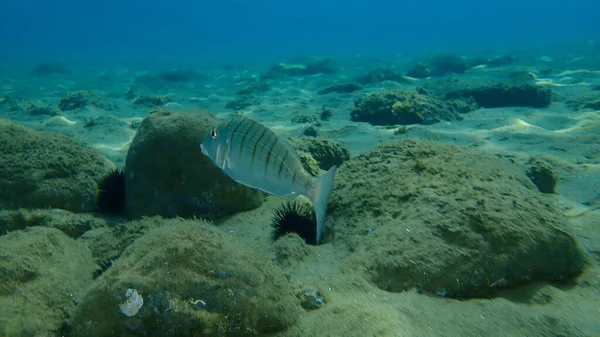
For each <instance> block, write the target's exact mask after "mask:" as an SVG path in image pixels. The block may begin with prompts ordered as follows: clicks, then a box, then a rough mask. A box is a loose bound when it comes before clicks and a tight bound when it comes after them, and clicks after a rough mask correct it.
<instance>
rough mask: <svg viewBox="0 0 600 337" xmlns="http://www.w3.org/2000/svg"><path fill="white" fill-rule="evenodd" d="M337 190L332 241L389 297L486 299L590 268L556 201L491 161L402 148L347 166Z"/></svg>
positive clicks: (433, 147)
mask: <svg viewBox="0 0 600 337" xmlns="http://www.w3.org/2000/svg"><path fill="white" fill-rule="evenodd" d="M335 184H336V187H335V189H334V191H333V193H332V195H331V197H330V206H332V207H330V208H332V209H331V211H330V212H329V214H328V216H327V218H328V227H330V228H332V231H333V235H332V236H331V237H330V238H331V239H332V241H333V242H334V244H336V245H339V246H340V247H344V246H347V247H348V248H350V249H352V250H354V251H355V254H354V257H353V258H352V264H353V266H364V267H365V269H366V271H367V275H368V277H369V278H370V280H371V281H372V282H373V283H374V284H376V285H377V286H378V287H380V288H381V289H384V290H388V291H393V292H399V291H404V290H407V289H410V288H413V287H416V288H418V289H420V290H423V291H426V292H430V293H435V294H438V295H441V296H449V297H488V296H493V295H494V294H495V291H496V290H498V289H502V288H507V287H512V286H516V285H518V284H520V283H527V282H532V281H548V282H566V281H569V280H571V279H572V278H573V277H576V276H577V275H579V274H580V272H581V271H582V269H583V268H584V266H585V264H586V261H585V258H584V255H583V253H582V251H581V250H580V248H579V247H578V243H577V241H576V240H575V237H574V236H573V235H572V234H571V232H570V231H569V228H568V227H567V226H566V224H565V221H564V219H563V217H562V215H561V212H560V209H559V207H558V206H557V205H555V203H554V199H552V198H551V197H549V196H546V195H544V194H541V193H539V192H538V191H537V190H536V189H535V187H534V186H533V184H532V183H531V182H530V181H529V179H528V178H527V177H526V175H525V173H524V170H523V169H521V168H519V167H517V166H515V165H513V164H510V163H509V162H508V161H507V160H504V159H501V158H498V157H495V156H492V155H488V154H483V153H480V152H477V151H476V150H469V149H465V148H460V147H456V146H450V145H442V144H436V143H431V142H426V141H413V140H406V141H399V142H394V143H390V144H386V145H382V146H380V147H378V148H376V149H374V150H373V151H371V152H368V153H365V154H362V155H360V156H358V157H356V158H354V159H351V160H350V161H348V162H346V163H345V164H344V166H342V167H341V168H340V169H339V170H338V174H337V175H336V182H335Z"/></svg>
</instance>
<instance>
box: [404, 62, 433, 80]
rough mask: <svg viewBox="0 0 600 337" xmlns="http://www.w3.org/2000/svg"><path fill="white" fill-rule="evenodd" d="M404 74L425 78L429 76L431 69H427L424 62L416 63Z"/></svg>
mask: <svg viewBox="0 0 600 337" xmlns="http://www.w3.org/2000/svg"><path fill="white" fill-rule="evenodd" d="M406 76H410V77H414V78H427V77H429V76H431V71H429V67H427V65H426V64H424V63H417V64H415V66H414V67H412V68H411V69H410V70H409V71H408V72H407V73H406Z"/></svg>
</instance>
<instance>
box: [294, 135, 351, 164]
mask: <svg viewBox="0 0 600 337" xmlns="http://www.w3.org/2000/svg"><path fill="white" fill-rule="evenodd" d="M290 142H291V144H292V146H293V147H294V148H295V149H297V150H298V151H299V152H306V153H309V154H310V155H311V156H312V157H313V158H314V159H315V160H316V161H317V162H318V163H319V167H320V168H321V169H322V170H325V171H327V170H329V169H330V168H331V167H332V166H333V165H336V166H338V167H339V166H340V165H342V164H343V163H344V162H345V161H347V160H349V159H350V151H348V149H347V148H345V147H344V146H343V145H342V144H340V143H336V142H332V141H331V140H329V139H328V138H325V137H319V138H295V137H291V138H290Z"/></svg>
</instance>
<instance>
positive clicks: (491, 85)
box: [424, 78, 553, 108]
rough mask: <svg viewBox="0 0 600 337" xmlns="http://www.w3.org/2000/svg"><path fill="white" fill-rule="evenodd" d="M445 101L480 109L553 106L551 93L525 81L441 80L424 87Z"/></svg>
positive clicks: (549, 90) (544, 88)
mask: <svg viewBox="0 0 600 337" xmlns="http://www.w3.org/2000/svg"><path fill="white" fill-rule="evenodd" d="M424 87H425V88H426V89H427V90H428V91H429V92H431V93H432V94H435V95H438V96H440V97H444V98H445V99H447V100H448V99H472V100H474V101H475V102H476V103H477V104H478V105H480V106H481V107H483V108H500V107H509V106H524V107H533V108H544V107H547V106H549V105H550V104H551V103H552V96H553V93H552V90H551V89H550V88H548V87H543V86H539V85H536V84H535V83H532V82H529V81H526V80H522V79H521V80H511V81H506V82H499V81H489V80H468V81H467V80H460V79H456V78H444V79H439V80H435V81H431V82H428V83H426V84H425V86H424Z"/></svg>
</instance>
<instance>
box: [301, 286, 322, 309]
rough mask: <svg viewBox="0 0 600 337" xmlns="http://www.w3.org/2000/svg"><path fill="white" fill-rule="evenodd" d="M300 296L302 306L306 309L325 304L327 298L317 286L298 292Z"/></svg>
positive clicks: (317, 307) (316, 307)
mask: <svg viewBox="0 0 600 337" xmlns="http://www.w3.org/2000/svg"><path fill="white" fill-rule="evenodd" d="M298 298H299V299H300V301H301V303H302V307H303V308H304V309H306V310H314V309H319V308H320V307H322V306H323V304H325V299H324V298H323V296H321V294H320V293H319V291H318V290H317V289H315V288H306V289H303V290H302V291H301V292H300V293H299V294H298Z"/></svg>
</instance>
